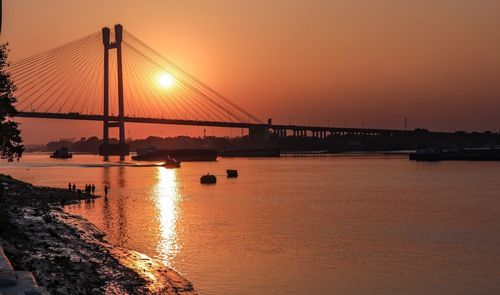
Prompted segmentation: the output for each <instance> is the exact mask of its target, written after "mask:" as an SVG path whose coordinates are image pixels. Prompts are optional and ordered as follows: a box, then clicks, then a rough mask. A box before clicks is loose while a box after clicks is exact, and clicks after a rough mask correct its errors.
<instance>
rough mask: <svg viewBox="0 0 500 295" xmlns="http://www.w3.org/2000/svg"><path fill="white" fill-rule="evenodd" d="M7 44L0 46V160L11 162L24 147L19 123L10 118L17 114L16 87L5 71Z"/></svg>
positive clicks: (20, 154) (18, 156) (18, 155)
mask: <svg viewBox="0 0 500 295" xmlns="http://www.w3.org/2000/svg"><path fill="white" fill-rule="evenodd" d="M7 53H8V48H7V44H5V43H4V44H0V159H7V160H8V161H12V160H14V159H19V158H20V157H21V156H22V153H23V151H24V147H23V145H22V144H21V143H22V139H21V131H20V130H19V123H17V122H15V121H14V120H13V119H12V118H13V117H14V116H15V115H16V114H17V110H16V108H15V107H14V103H15V102H16V101H17V100H16V98H15V97H14V90H15V89H16V87H15V86H14V83H13V82H12V80H11V79H10V74H9V73H8V72H7V71H6V70H5V67H6V66H7V64H8V62H7Z"/></svg>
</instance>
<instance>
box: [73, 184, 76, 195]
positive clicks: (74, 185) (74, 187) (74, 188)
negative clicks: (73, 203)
mask: <svg viewBox="0 0 500 295" xmlns="http://www.w3.org/2000/svg"><path fill="white" fill-rule="evenodd" d="M73 192H74V193H76V183H73Z"/></svg>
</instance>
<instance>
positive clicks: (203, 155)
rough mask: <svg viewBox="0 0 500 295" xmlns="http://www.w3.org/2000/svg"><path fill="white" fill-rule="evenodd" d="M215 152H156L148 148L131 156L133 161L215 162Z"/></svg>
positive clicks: (193, 150) (204, 150)
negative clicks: (170, 159)
mask: <svg viewBox="0 0 500 295" xmlns="http://www.w3.org/2000/svg"><path fill="white" fill-rule="evenodd" d="M217 155H218V153H217V151H214V150H207V149H174V150H156V149H154V148H148V149H145V150H138V151H137V155H135V156H132V160H135V161H163V160H165V159H166V158H168V157H171V158H173V159H176V160H177V161H180V162H204V161H216V160H217Z"/></svg>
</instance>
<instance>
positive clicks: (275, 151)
mask: <svg viewBox="0 0 500 295" xmlns="http://www.w3.org/2000/svg"><path fill="white" fill-rule="evenodd" d="M280 153H281V150H280V149H279V148H261V149H225V150H223V151H222V153H221V156H222V157H227V158H234V157H251V158H257V157H279V156H280Z"/></svg>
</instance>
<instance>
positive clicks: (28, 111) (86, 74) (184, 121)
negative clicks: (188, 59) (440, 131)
mask: <svg viewBox="0 0 500 295" xmlns="http://www.w3.org/2000/svg"><path fill="white" fill-rule="evenodd" d="M9 71H10V73H11V76H12V79H13V81H14V83H15V84H16V86H17V90H16V92H15V96H16V97H17V99H18V102H17V103H16V107H17V109H18V110H19V114H18V116H19V117H26V118H46V119H64V120H86V121H102V122H103V145H102V146H101V149H100V153H101V154H103V155H113V154H116V155H126V154H128V153H129V150H128V146H127V144H126V142H125V123H126V122H128V123H149V124H171V125H189V126H213V127H228V128H246V129H248V130H249V136H250V137H251V138H252V139H253V140H255V141H256V142H265V141H266V140H268V138H269V137H270V136H276V137H278V138H286V137H287V136H289V135H293V136H296V137H309V136H312V137H315V138H326V137H327V136H328V135H369V136H380V135H396V134H399V133H406V132H407V131H405V130H392V129H370V128H346V127H325V126H304V125H291V124H288V125H285V124H272V121H271V120H270V119H269V120H267V122H263V121H261V120H260V119H259V118H258V117H257V116H255V115H253V114H251V113H249V112H248V111H246V110H245V109H244V108H242V107H240V106H238V105H236V104H235V103H233V102H232V101H231V100H230V99H228V98H227V97H225V96H224V95H222V94H221V93H219V92H217V91H216V90H214V89H213V88H211V87H210V86H208V85H206V84H205V83H203V82H201V81H200V80H199V79H197V78H196V77H194V76H193V75H191V74H190V73H188V72H187V71H185V70H183V69H182V68H180V67H179V66H177V65H176V64H175V63H173V62H172V61H170V60H169V59H167V58H165V57H163V56H162V55H161V54H160V53H158V52H157V51H156V50H154V49H153V48H151V47H150V46H148V45H147V44H146V43H144V42H142V41H141V40H140V39H138V38H136V37H135V36H134V35H132V34H131V33H129V32H127V31H125V30H123V27H122V26H121V25H115V27H114V31H112V30H110V29H109V28H103V29H102V31H101V32H96V33H94V34H91V35H88V36H85V37H83V38H80V39H77V40H74V41H72V42H69V43H67V44H64V45H61V46H59V47H56V48H53V49H50V50H47V51H44V52H41V53H38V54H36V55H33V56H31V57H28V58H25V59H23V60H20V61H17V62H14V63H13V64H12V65H10V67H9ZM163 77H167V78H169V79H171V81H170V82H169V84H171V85H166V86H165V85H164V87H161V86H160V85H159V81H161V79H162V78H163ZM125 102H126V103H127V105H126V107H125ZM110 128H118V129H119V143H118V144H110V143H109V129H110Z"/></svg>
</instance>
